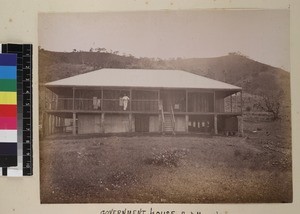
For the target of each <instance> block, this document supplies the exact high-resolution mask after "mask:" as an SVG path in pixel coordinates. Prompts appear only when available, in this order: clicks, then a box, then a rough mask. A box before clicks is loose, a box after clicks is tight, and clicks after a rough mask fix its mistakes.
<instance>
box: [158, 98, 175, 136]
mask: <svg viewBox="0 0 300 214" xmlns="http://www.w3.org/2000/svg"><path fill="white" fill-rule="evenodd" d="M159 109H160V110H161V117H162V132H163V133H172V134H174V135H175V115H174V111H173V108H171V110H172V111H171V113H167V112H164V108H163V105H162V102H160V103H159Z"/></svg>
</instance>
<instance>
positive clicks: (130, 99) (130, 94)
mask: <svg viewBox="0 0 300 214" xmlns="http://www.w3.org/2000/svg"><path fill="white" fill-rule="evenodd" d="M131 103H132V88H130V89H129V111H131V109H132V108H131Z"/></svg>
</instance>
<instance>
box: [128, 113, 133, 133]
mask: <svg viewBox="0 0 300 214" xmlns="http://www.w3.org/2000/svg"><path fill="white" fill-rule="evenodd" d="M128 131H129V132H132V114H131V113H130V114H129V130H128Z"/></svg>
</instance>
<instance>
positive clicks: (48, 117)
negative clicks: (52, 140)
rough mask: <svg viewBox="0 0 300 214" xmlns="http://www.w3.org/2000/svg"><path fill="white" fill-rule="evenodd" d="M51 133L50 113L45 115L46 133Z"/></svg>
mask: <svg viewBox="0 0 300 214" xmlns="http://www.w3.org/2000/svg"><path fill="white" fill-rule="evenodd" d="M50 134H51V114H48V116H47V135H50Z"/></svg>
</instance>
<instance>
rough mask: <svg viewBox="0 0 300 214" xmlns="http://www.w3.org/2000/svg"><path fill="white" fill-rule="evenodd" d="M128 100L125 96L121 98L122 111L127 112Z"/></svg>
mask: <svg viewBox="0 0 300 214" xmlns="http://www.w3.org/2000/svg"><path fill="white" fill-rule="evenodd" d="M129 100H130V98H129V97H128V96H127V95H126V94H124V96H123V97H122V101H123V110H124V111H126V110H127V106H128V102H129Z"/></svg>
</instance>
